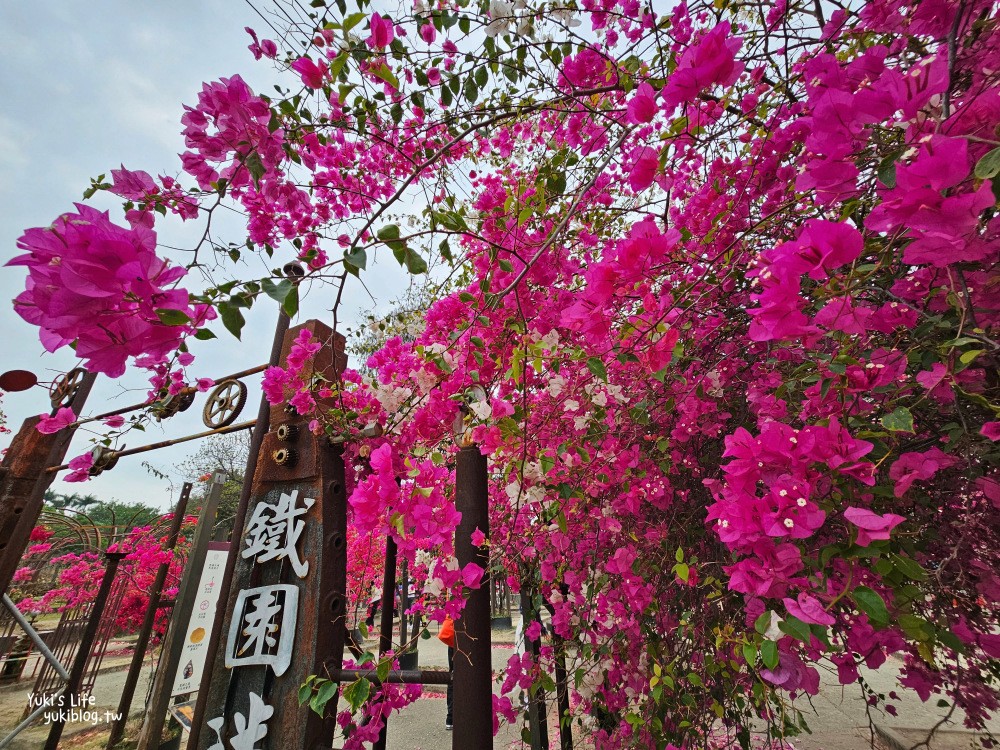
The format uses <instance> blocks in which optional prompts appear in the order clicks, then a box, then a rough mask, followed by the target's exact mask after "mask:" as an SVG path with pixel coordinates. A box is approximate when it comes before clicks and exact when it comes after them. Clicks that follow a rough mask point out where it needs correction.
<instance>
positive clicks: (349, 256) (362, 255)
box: [344, 247, 368, 271]
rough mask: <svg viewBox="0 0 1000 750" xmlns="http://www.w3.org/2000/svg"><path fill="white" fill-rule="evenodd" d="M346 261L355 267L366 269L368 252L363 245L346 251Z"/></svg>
mask: <svg viewBox="0 0 1000 750" xmlns="http://www.w3.org/2000/svg"><path fill="white" fill-rule="evenodd" d="M344 263H346V264H347V265H348V266H352V267H354V268H357V269H360V270H362V271H363V270H365V269H366V268H367V267H368V253H366V252H365V249H364V248H363V247H356V248H354V249H353V250H345V251H344Z"/></svg>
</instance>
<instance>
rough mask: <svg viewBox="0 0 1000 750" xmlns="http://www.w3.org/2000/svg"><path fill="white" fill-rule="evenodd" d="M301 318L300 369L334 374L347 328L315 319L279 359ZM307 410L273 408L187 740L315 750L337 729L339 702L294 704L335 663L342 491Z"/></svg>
mask: <svg viewBox="0 0 1000 750" xmlns="http://www.w3.org/2000/svg"><path fill="white" fill-rule="evenodd" d="M304 328H305V329H308V330H309V331H311V332H312V334H313V336H314V337H315V338H316V339H318V340H319V341H320V342H322V343H323V347H322V348H321V349H320V351H319V352H318V353H317V354H316V358H315V360H314V362H313V364H312V372H306V373H304V377H305V378H306V380H308V379H309V378H310V377H311V376H312V375H313V374H314V373H315V374H316V375H322V376H323V377H326V378H330V379H334V378H336V377H337V375H338V374H339V373H340V372H341V371H342V369H343V366H344V361H345V358H344V354H343V347H344V338H343V337H342V336H340V335H337V334H334V332H333V331H332V330H331V329H330V328H329V327H328V326H326V325H324V324H322V323H320V322H318V321H309V322H307V323H305V324H303V325H301V326H297V327H295V328H292V329H290V330H289V331H288V333H287V334H286V335H285V339H284V347H283V352H282V362H284V361H285V358H286V357H287V354H288V351H289V349H290V348H291V344H292V342H293V341H294V340H295V338H296V337H297V335H298V334H299V332H300V331H302V330H303V329H304ZM308 421H309V420H308V418H305V417H300V416H298V415H296V414H290V413H289V412H288V411H286V410H285V409H284V408H283V407H281V406H275V407H272V408H271V415H270V432H268V434H267V435H266V436H265V437H264V441H263V445H262V446H261V450H260V459H259V462H258V464H257V470H256V472H255V474H254V479H253V485H252V489H251V495H250V503H249V505H248V509H247V510H248V515H247V523H246V525H245V527H244V529H243V530H242V534H241V537H240V538H239V539H235V538H234V545H239V546H238V548H237V547H235V546H234V559H235V561H234V563H233V564H234V566H235V567H234V569H233V577H232V586H231V588H230V590H229V594H228V597H227V601H226V604H225V607H224V610H223V612H224V614H223V620H222V623H221V624H222V627H221V629H219V633H220V636H221V640H220V642H219V649H220V651H221V654H223V655H224V658H219V659H216V660H215V661H214V663H213V665H212V670H211V673H210V674H209V675H206V680H205V681H204V682H203V683H202V687H203V689H204V690H206V691H207V696H205V697H204V700H205V705H206V707H207V711H206V713H205V720H204V721H203V722H201V725H200V726H195V727H193V729H192V732H193V737H192V739H193V740H194V739H195V738H197V739H196V742H192V745H191V746H194V747H197V748H199V750H240V749H242V748H258V747H278V746H280V747H281V748H283V750H284V749H285V748H287V749H288V750H313V748H316V747H329V746H330V744H331V742H332V739H333V734H334V730H335V726H336V723H335V717H334V715H333V711H334V710H335V706H336V701H333V702H332V705H331V706H330V711H329V712H328V713H327V715H325V716H322V717H320V716H317V715H316V714H315V713H314V712H312V711H310V710H308V708H307V707H300V706H299V703H298V689H299V686H300V685H302V683H304V682H305V680H306V678H307V677H308V676H309V675H311V674H323V673H324V672H325V670H326V669H328V668H329V666H330V665H331V663H332V664H334V665H336V666H338V667H339V666H341V665H342V660H343V650H344V645H345V643H344V641H345V635H346V632H347V628H346V617H347V595H346V594H347V592H346V574H347V494H346V491H345V486H344V464H343V461H342V459H341V455H340V453H341V451H340V449H339V448H337V447H334V446H331V445H330V443H329V441H328V440H327V439H326V438H325V436H317V435H314V434H312V433H311V432H310V431H309V429H308ZM200 698H201V696H200ZM265 738H266V739H265ZM279 738H280V739H279Z"/></svg>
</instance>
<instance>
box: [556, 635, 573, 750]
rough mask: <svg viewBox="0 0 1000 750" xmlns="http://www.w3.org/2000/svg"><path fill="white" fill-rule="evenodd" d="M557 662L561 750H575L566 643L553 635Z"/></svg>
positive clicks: (557, 698) (557, 696)
mask: <svg viewBox="0 0 1000 750" xmlns="http://www.w3.org/2000/svg"><path fill="white" fill-rule="evenodd" d="M552 645H553V648H554V651H555V660H556V706H557V707H558V709H559V750H573V725H572V724H571V723H570V713H569V684H568V679H567V674H566V642H565V641H564V640H563V639H562V638H561V637H559V636H558V635H556V634H555V633H553V634H552Z"/></svg>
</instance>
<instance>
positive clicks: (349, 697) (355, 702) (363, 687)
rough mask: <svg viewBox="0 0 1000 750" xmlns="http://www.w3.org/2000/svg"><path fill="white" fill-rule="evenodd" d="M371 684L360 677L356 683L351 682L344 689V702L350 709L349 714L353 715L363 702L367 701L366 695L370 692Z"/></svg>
mask: <svg viewBox="0 0 1000 750" xmlns="http://www.w3.org/2000/svg"><path fill="white" fill-rule="evenodd" d="M371 687H372V684H371V682H369V681H368V680H366V679H365V678H364V677H361V678H360V679H358V680H357V681H356V682H352V683H351V684H350V685H348V686H347V687H346V688H344V700H345V701H347V703H348V704H349V705H350V707H351V713H354V712H355V711H357V710H358V709H359V708H361V706H362V705H364V702H365V701H366V700H368V693H370V692H371Z"/></svg>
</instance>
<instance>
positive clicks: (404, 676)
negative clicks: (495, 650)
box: [330, 669, 451, 685]
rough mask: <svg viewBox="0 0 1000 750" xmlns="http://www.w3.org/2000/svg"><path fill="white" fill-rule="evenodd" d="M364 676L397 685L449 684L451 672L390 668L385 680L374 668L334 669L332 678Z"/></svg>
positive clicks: (377, 682)
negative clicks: (380, 677)
mask: <svg viewBox="0 0 1000 750" xmlns="http://www.w3.org/2000/svg"><path fill="white" fill-rule="evenodd" d="M362 677H364V678H365V679H366V680H369V681H371V682H373V683H375V684H376V685H379V684H382V683H388V684H396V685H449V684H451V672H446V671H444V670H436V669H390V670H389V674H388V675H387V676H386V678H385V679H384V680H380V679H379V678H378V675H377V674H376V673H375V670H374V669H333V670H331V671H330V679H331V680H333V681H334V682H341V683H343V682H353V681H354V680H357V679H360V678H362Z"/></svg>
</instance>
